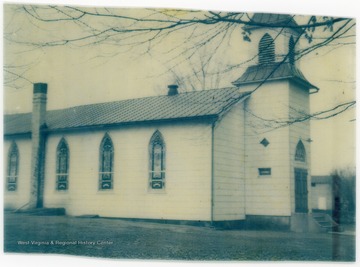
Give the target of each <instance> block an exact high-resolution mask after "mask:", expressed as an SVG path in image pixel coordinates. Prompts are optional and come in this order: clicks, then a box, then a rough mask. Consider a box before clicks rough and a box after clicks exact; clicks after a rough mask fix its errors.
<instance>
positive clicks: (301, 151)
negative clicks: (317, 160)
mask: <svg viewBox="0 0 360 267" xmlns="http://www.w3.org/2000/svg"><path fill="white" fill-rule="evenodd" d="M295 160H296V161H301V162H306V151H305V146H304V144H303V142H301V140H300V141H299V142H298V144H297V145H296V151H295Z"/></svg>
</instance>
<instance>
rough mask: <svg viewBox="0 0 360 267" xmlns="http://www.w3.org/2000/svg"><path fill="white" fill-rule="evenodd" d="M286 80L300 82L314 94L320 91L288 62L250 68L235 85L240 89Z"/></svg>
mask: <svg viewBox="0 0 360 267" xmlns="http://www.w3.org/2000/svg"><path fill="white" fill-rule="evenodd" d="M284 79H289V80H292V81H295V82H298V83H300V84H301V85H303V86H304V87H305V88H307V89H313V90H312V92H314V93H316V92H317V91H319V88H317V87H316V86H314V85H313V84H311V83H310V82H309V81H308V80H307V79H306V78H305V76H304V74H302V72H301V71H300V70H299V69H298V68H297V67H296V66H294V65H292V64H290V63H288V62H274V63H272V64H262V65H254V66H250V67H248V68H247V70H246V71H245V73H244V74H243V75H242V76H241V77H240V78H239V79H237V80H236V81H234V82H233V84H234V85H235V86H238V87H239V86H241V85H244V84H250V83H261V82H267V81H274V80H284Z"/></svg>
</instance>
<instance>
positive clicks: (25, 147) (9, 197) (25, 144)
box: [3, 137, 31, 209]
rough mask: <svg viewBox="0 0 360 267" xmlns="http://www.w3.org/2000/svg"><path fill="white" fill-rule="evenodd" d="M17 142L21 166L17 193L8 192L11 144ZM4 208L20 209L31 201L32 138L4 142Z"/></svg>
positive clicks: (19, 167)
mask: <svg viewBox="0 0 360 267" xmlns="http://www.w3.org/2000/svg"><path fill="white" fill-rule="evenodd" d="M13 141H15V143H16V145H17V147H18V150H19V165H18V177H17V189H16V191H7V171H8V153H9V148H10V146H11V143H12V142H13ZM3 155H4V157H3V159H4V160H3V162H4V168H3V174H4V176H3V177H4V179H3V182H4V208H5V209H18V208H20V207H22V206H24V205H25V204H27V203H28V202H29V200H30V191H31V190H30V172H31V140H30V138H19V137H17V138H14V139H6V140H5V141H4V154H3Z"/></svg>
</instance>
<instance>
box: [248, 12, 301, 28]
mask: <svg viewBox="0 0 360 267" xmlns="http://www.w3.org/2000/svg"><path fill="white" fill-rule="evenodd" d="M250 24H254V25H246V26H245V27H244V29H245V30H251V29H255V28H259V27H266V28H282V27H289V28H291V27H293V28H292V29H293V30H294V31H297V32H301V28H298V24H297V23H296V22H295V20H294V18H293V16H292V15H288V14H272V13H255V14H254V15H253V16H252V18H251V19H250Z"/></svg>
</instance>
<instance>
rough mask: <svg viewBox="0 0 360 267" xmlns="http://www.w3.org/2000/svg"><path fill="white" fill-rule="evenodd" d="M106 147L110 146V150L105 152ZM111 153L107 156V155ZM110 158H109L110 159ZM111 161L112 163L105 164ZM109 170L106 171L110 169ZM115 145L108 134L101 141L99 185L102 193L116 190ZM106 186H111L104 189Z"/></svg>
mask: <svg viewBox="0 0 360 267" xmlns="http://www.w3.org/2000/svg"><path fill="white" fill-rule="evenodd" d="M105 146H109V147H110V149H109V150H105ZM107 152H108V153H109V154H108V155H107V156H106V155H105V153H107ZM108 157H109V158H108ZM105 160H109V161H110V162H105ZM108 168H109V170H105V169H108ZM113 181H114V144H113V142H112V139H111V137H110V135H109V134H108V133H106V134H105V135H104V137H103V139H102V140H101V143H100V150H99V185H98V189H99V190H100V191H108V190H112V189H113V188H114V182H113ZM105 184H109V187H107V188H106V187H104V185H105Z"/></svg>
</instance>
